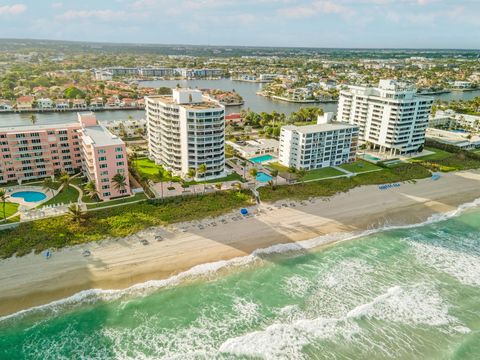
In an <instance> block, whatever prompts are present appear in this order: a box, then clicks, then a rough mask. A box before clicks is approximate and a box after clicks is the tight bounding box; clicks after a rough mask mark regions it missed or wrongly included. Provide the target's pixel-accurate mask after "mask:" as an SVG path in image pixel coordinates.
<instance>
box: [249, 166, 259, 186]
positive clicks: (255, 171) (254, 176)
mask: <svg viewBox="0 0 480 360" xmlns="http://www.w3.org/2000/svg"><path fill="white" fill-rule="evenodd" d="M257 174H258V170H257V168H255V167H253V168H251V169H250V176H251V177H253V180H255V186H257Z"/></svg>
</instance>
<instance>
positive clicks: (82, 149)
mask: <svg viewBox="0 0 480 360" xmlns="http://www.w3.org/2000/svg"><path fill="white" fill-rule="evenodd" d="M95 150H101V151H100V152H98V151H97V153H95V152H94V151H95ZM92 151H93V152H92ZM104 151H105V152H104ZM87 155H88V156H87ZM120 155H121V156H120ZM117 156H118V157H117ZM103 157H105V158H106V159H103ZM92 162H93V163H94V164H98V166H96V167H95V169H93V172H89V171H88V170H89V169H88V163H92ZM102 164H105V165H102ZM86 165H87V166H86ZM100 165H102V166H100ZM81 170H85V173H86V175H87V176H88V177H89V178H90V179H91V180H97V179H99V180H100V181H99V182H97V189H98V192H99V197H100V198H101V199H102V200H103V199H110V198H113V197H117V196H121V195H127V194H130V187H129V183H128V164H127V154H126V149H125V144H124V143H123V141H121V140H120V139H118V138H117V137H116V136H115V135H112V134H111V133H110V132H109V131H108V130H107V129H106V128H105V127H103V126H102V125H99V124H98V123H97V121H96V118H95V115H94V114H93V113H83V114H78V122H71V123H67V124H53V125H31V126H18V127H2V128H0V183H7V182H11V181H18V182H19V183H21V182H22V181H27V180H33V179H41V178H46V177H50V176H54V175H56V174H59V173H61V172H64V171H65V172H68V173H71V174H73V173H75V172H78V171H81ZM107 172H108V182H107V180H105V179H106V178H107V174H106V173H107ZM117 172H119V173H121V174H123V175H124V176H125V177H126V185H127V186H126V187H125V188H124V189H113V190H110V189H112V188H113V183H112V178H113V176H114V175H115V174H116V173H117ZM104 185H109V188H108V189H107V188H105V189H102V186H104ZM102 190H105V191H102ZM121 190H125V191H121Z"/></svg>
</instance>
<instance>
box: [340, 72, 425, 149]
mask: <svg viewBox="0 0 480 360" xmlns="http://www.w3.org/2000/svg"><path fill="white" fill-rule="evenodd" d="M432 104H433V99H432V98H429V97H423V96H418V95H417V94H416V89H415V87H414V86H411V85H407V84H405V83H401V82H397V81H395V80H380V82H379V86H378V87H363V86H350V87H349V89H348V90H342V91H341V92H340V99H339V103H338V115H337V118H338V120H339V121H342V122H349V123H351V124H355V125H357V126H358V127H359V140H360V142H362V143H366V144H367V145H370V146H372V147H373V148H374V149H377V148H378V149H379V150H380V152H390V154H392V155H395V154H409V153H413V152H417V151H418V150H419V149H420V148H421V147H422V146H423V144H424V142H425V131H426V129H427V126H428V118H429V115H430V111H431V109H432Z"/></svg>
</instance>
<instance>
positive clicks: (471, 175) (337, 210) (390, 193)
mask: <svg viewBox="0 0 480 360" xmlns="http://www.w3.org/2000/svg"><path fill="white" fill-rule="evenodd" d="M479 185H480V171H479V170H475V171H463V172H456V173H448V174H443V175H442V177H441V178H440V179H439V180H437V181H432V180H431V179H424V180H419V181H417V182H416V183H415V184H414V183H402V185H401V186H400V187H399V188H394V189H390V190H379V189H378V187H377V186H364V187H360V188H355V189H353V190H351V191H349V192H347V193H342V194H337V195H335V196H333V197H332V198H329V199H321V198H318V199H316V200H315V201H314V202H308V201H306V202H304V204H305V205H302V204H301V202H298V201H296V202H294V201H290V200H284V201H280V202H279V204H288V206H287V207H285V206H281V205H278V204H277V206H275V205H272V204H262V205H261V206H260V209H262V212H261V213H260V214H258V216H254V217H251V218H245V219H242V220H238V221H233V220H231V218H232V217H233V216H237V215H236V214H235V215H234V214H232V213H230V214H227V215H224V216H221V217H220V218H223V219H225V220H226V221H228V223H227V224H223V223H222V222H221V221H219V218H217V219H205V220H203V221H201V223H203V224H204V225H205V228H204V229H200V228H198V226H196V225H197V224H199V223H200V222H199V221H195V222H192V223H188V224H187V223H185V224H175V225H174V226H170V227H168V228H160V227H156V228H150V229H146V230H143V231H141V232H139V233H137V234H134V235H132V236H129V237H127V238H122V239H108V240H104V241H101V242H96V243H89V244H83V245H82V246H75V247H70V248H65V249H60V250H56V251H55V252H54V253H53V256H52V258H51V259H49V260H46V259H45V258H44V257H43V256H42V255H34V254H29V255H27V256H24V257H21V258H10V259H5V260H0V287H1V288H2V292H1V293H0V316H4V315H8V314H13V313H15V312H18V311H20V310H22V309H28V308H31V307H35V306H40V305H44V304H48V303H50V302H52V301H56V300H60V299H64V298H66V297H69V296H72V295H75V294H77V293H79V292H80V291H83V290H88V289H94V288H95V289H125V288H128V287H131V286H133V285H135V284H140V283H143V282H146V281H149V280H165V279H169V278H171V277H172V276H176V275H179V274H181V273H182V272H186V271H187V272H188V271H189V269H192V268H194V267H195V266H199V265H204V264H211V263H215V262H218V261H222V260H231V259H234V258H241V257H244V256H248V255H250V254H252V253H253V252H255V250H258V249H265V248H269V247H271V246H275V245H280V244H289V243H290V244H292V243H298V242H302V241H306V240H314V239H316V238H319V237H322V236H325V235H332V236H331V238H328V239H327V238H324V239H322V241H320V242H321V244H319V246H322V247H323V246H326V245H330V244H333V243H335V242H337V241H338V237H336V236H335V235H337V234H352V233H362V232H364V231H368V230H372V229H382V228H385V226H404V225H412V224H419V223H422V222H424V221H426V220H427V219H428V218H429V217H431V216H432V215H435V214H443V213H446V212H449V211H453V210H456V209H457V208H458V207H459V206H460V205H462V204H465V203H469V202H471V201H473V200H475V199H477V198H480V186H479ZM291 204H295V207H293V206H291ZM213 221H215V222H216V226H213V225H210V226H209V224H211V223H212V222H213ZM187 225H188V229H187V230H186V231H185V232H181V231H180V230H179V229H180V228H181V227H183V226H187ZM156 235H161V236H162V241H156V240H155V236H156ZM142 239H147V240H148V241H149V242H150V244H149V245H148V246H144V245H142V244H141V243H140V240H142ZM299 245H301V244H299ZM285 246H286V245H285ZM84 249H89V250H90V251H91V253H92V255H91V256H90V257H83V256H82V255H81V252H82V251H83V250H84ZM306 250H308V249H306Z"/></svg>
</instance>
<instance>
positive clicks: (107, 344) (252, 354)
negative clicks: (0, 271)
mask: <svg viewBox="0 0 480 360" xmlns="http://www.w3.org/2000/svg"><path fill="white" fill-rule="evenodd" d="M479 234H480V210H478V208H469V207H468V206H467V207H464V208H463V209H462V211H461V212H456V213H455V214H449V215H445V216H440V217H436V218H434V219H431V220H430V221H428V222H426V223H424V224H419V225H416V226H406V227H403V228H395V229H383V230H381V231H369V232H366V233H364V234H361V235H360V234H355V239H351V238H350V237H352V236H353V235H350V236H345V237H343V239H344V240H345V241H339V242H337V243H335V244H333V245H329V246H325V247H323V248H321V249H309V248H310V247H312V246H314V245H315V244H318V243H321V242H322V239H313V240H310V241H307V242H304V243H301V244H300V245H296V246H295V245H280V246H275V247H272V248H270V249H265V250H261V251H257V252H256V253H255V254H254V255H251V256H247V257H245V258H239V259H234V260H232V261H223V262H219V263H215V264H206V265H202V266H197V267H196V268H194V269H192V270H191V271H189V272H187V273H185V274H183V275H179V276H176V277H174V278H171V279H168V280H163V281H150V282H147V283H144V284H138V285H136V286H134V287H132V288H130V289H127V290H123V291H100V290H97V291H95V290H92V291H85V292H82V293H79V294H77V295H75V296H73V297H71V298H68V299H64V300H61V301H57V302H55V303H53V304H49V305H47V306H42V307H38V308H34V309H30V310H28V311H24V312H21V313H17V314H15V315H13V316H9V317H5V318H2V319H1V320H0V359H55V360H58V359H369V360H370V359H462V360H463V359H479V358H480V235H479ZM347 240H348V241H347Z"/></svg>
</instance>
